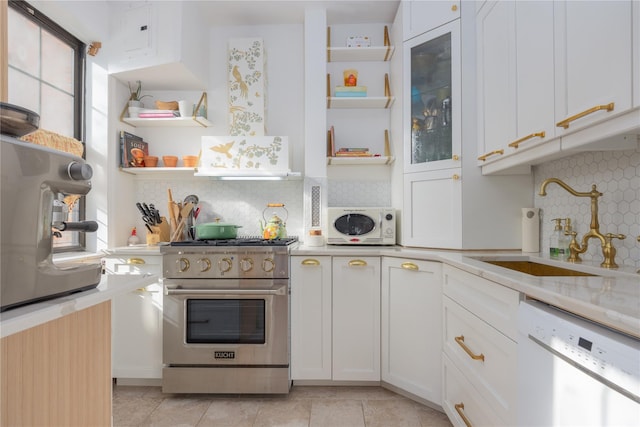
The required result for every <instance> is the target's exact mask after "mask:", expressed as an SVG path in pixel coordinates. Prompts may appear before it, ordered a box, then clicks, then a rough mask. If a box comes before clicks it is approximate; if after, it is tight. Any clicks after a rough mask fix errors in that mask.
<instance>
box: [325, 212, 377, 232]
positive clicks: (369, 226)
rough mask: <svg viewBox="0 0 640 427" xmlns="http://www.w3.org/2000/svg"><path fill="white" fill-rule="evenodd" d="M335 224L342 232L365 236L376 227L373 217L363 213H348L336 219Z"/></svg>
mask: <svg viewBox="0 0 640 427" xmlns="http://www.w3.org/2000/svg"><path fill="white" fill-rule="evenodd" d="M334 226H335V227H336V230H338V231H339V232H340V233H342V234H346V235H348V236H363V235H365V234H368V233H371V232H372V231H373V230H374V229H375V228H376V223H375V222H374V221H373V219H371V217H369V216H367V215H362V214H346V215H342V216H341V217H339V218H338V219H336V220H335V222H334Z"/></svg>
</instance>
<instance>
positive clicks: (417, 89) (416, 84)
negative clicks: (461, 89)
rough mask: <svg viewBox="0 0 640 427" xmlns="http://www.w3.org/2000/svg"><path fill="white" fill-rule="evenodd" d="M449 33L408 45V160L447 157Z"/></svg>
mask: <svg viewBox="0 0 640 427" xmlns="http://www.w3.org/2000/svg"><path fill="white" fill-rule="evenodd" d="M451 126H452V123H451V33H447V34H444V35H442V36H440V37H438V38H435V39H433V40H429V41H428V42H425V43H423V44H421V45H418V46H415V47H413V48H411V163H412V164H413V163H425V162H433V161H438V160H448V159H451V156H452V151H453V146H452V138H451Z"/></svg>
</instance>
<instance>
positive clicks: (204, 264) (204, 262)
mask: <svg viewBox="0 0 640 427" xmlns="http://www.w3.org/2000/svg"><path fill="white" fill-rule="evenodd" d="M198 264H200V265H201V266H202V267H201V268H200V273H205V272H207V271H209V270H210V269H211V261H209V259H208V258H200V259H199V260H198Z"/></svg>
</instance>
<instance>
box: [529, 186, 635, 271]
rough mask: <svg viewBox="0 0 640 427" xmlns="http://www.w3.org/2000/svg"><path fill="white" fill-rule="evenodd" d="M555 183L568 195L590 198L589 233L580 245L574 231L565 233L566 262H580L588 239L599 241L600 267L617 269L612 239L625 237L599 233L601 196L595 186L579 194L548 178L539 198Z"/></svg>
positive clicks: (541, 187)
mask: <svg viewBox="0 0 640 427" xmlns="http://www.w3.org/2000/svg"><path fill="white" fill-rule="evenodd" d="M552 182H555V183H556V184H558V185H559V186H560V187H562V188H564V189H565V190H567V191H568V192H569V193H571V194H572V195H574V196H576V197H589V198H591V223H590V224H589V231H588V232H587V233H585V235H584V236H582V243H581V244H578V241H577V239H576V236H577V234H578V233H576V232H575V231H571V232H567V233H565V234H567V235H570V236H571V242H570V243H569V258H568V259H567V261H569V262H581V261H582V259H581V258H580V254H583V253H585V252H586V251H587V248H588V246H589V239H599V240H600V244H601V246H602V255H603V257H604V261H602V264H600V267H604V268H618V264H616V262H615V257H616V248H614V247H613V245H612V244H611V240H612V239H624V238H626V237H627V236H625V235H624V234H611V233H607V234H605V235H603V234H602V233H600V223H599V222H598V197H600V196H602V193H600V192H599V191H598V190H597V188H596V185H595V184H593V185H592V186H591V191H589V192H586V193H581V192H578V191H576V190H574V189H573V188H571V187H569V186H568V185H567V184H565V183H564V182H562V181H561V180H559V179H558V178H548V179H545V180H544V181H543V182H542V185H541V186H540V192H539V194H540V195H541V196H546V195H547V192H546V189H547V185H549V184H551V183H552Z"/></svg>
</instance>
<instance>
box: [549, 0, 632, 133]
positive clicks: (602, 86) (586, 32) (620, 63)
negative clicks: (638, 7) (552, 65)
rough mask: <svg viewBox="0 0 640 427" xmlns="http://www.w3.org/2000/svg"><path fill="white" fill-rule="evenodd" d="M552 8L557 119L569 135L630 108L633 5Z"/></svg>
mask: <svg viewBox="0 0 640 427" xmlns="http://www.w3.org/2000/svg"><path fill="white" fill-rule="evenodd" d="M554 5H555V10H554V13H555V17H556V26H555V37H556V52H555V55H556V76H555V81H556V94H558V95H559V96H557V97H556V120H557V121H558V122H563V121H564V126H562V125H560V126H559V127H558V130H559V132H560V134H565V133H568V132H572V131H573V130H574V129H579V128H581V127H584V126H586V125H590V124H592V123H595V122H598V121H602V120H606V119H609V118H610V117H611V116H612V115H616V114H617V113H619V112H624V111H626V110H628V109H630V108H631V106H632V93H633V91H632V87H633V86H632V82H633V78H634V76H633V66H632V58H633V46H632V40H633V38H632V22H633V15H632V1H566V2H555V3H554ZM636 48H637V46H636ZM610 104H613V105H611V107H613V110H610V108H609V107H607V106H610Z"/></svg>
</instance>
